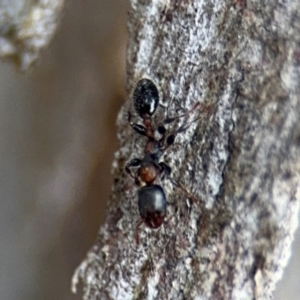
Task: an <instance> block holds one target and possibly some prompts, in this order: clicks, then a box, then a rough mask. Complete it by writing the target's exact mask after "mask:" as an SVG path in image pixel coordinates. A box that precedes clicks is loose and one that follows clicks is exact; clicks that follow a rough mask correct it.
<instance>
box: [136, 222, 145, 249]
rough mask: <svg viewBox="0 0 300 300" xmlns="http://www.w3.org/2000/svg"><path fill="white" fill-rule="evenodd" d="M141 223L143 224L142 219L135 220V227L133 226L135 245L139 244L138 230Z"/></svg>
mask: <svg viewBox="0 0 300 300" xmlns="http://www.w3.org/2000/svg"><path fill="white" fill-rule="evenodd" d="M142 224H143V221H142V220H139V221H138V222H137V224H136V228H135V243H136V244H137V246H139V244H140V241H141V239H140V234H139V230H140V228H141V226H142Z"/></svg>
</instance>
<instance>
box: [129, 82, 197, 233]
mask: <svg viewBox="0 0 300 300" xmlns="http://www.w3.org/2000/svg"><path fill="white" fill-rule="evenodd" d="M158 104H159V92H158V89H157V87H156V85H155V84H154V83H153V81H151V80H150V79H145V78H143V79H141V80H139V81H138V83H137V85H136V87H135V89H134V92H133V105H134V109H135V111H136V112H137V114H138V115H139V116H140V117H141V118H142V120H143V125H141V124H137V123H133V122H132V121H131V113H130V112H129V113H128V122H129V124H130V125H131V127H132V128H133V129H134V130H135V131H136V132H137V133H139V134H141V135H143V136H145V137H147V139H148V141H147V143H146V146H145V149H144V157H143V159H139V158H134V159H132V160H130V161H129V162H128V163H127V164H126V166H125V171H126V172H127V173H128V174H129V175H130V176H131V177H132V178H134V179H135V182H136V183H137V184H139V185H142V187H141V188H140V189H139V190H138V208H139V213H140V216H141V218H142V220H143V221H144V223H145V224H146V225H147V226H149V227H150V228H158V227H160V226H161V225H162V223H163V222H164V218H165V216H166V211H167V200H166V195H165V192H164V189H163V188H162V186H160V185H158V184H155V183H154V182H155V180H156V179H158V178H159V177H160V176H161V175H162V174H165V175H167V176H169V175H170V174H171V168H170V167H169V166H168V165H167V164H166V163H164V162H159V159H160V158H161V156H162V155H163V153H164V151H165V150H166V149H167V148H168V147H169V146H171V145H172V144H173V143H174V141H175V137H176V135H177V134H178V133H180V132H183V131H184V130H186V129H187V128H188V126H189V125H190V124H184V125H183V126H181V127H180V128H179V129H177V130H176V131H175V132H173V133H171V134H170V135H168V136H167V135H166V128H165V126H164V125H163V124H162V125H159V126H158V127H157V131H158V133H159V134H160V135H161V138H159V139H156V138H155V136H154V134H155V130H154V129H153V126H152V115H153V114H154V113H155V111H156V109H157V107H158ZM199 104H200V103H197V104H196V105H195V106H194V107H193V108H192V110H190V111H188V112H187V113H185V114H183V115H180V116H177V117H173V118H166V119H165V120H164V122H163V123H164V124H169V123H172V122H173V121H175V120H176V119H179V118H181V117H184V116H187V115H188V114H189V113H191V112H192V111H193V110H194V109H195V108H196V107H197V106H198V105H199ZM194 121H195V120H194ZM194 121H193V122H194ZM132 167H138V170H137V175H134V174H132V172H131V169H130V168H132ZM171 181H172V182H173V183H174V184H176V185H178V186H179V187H180V188H182V186H181V185H180V184H179V183H177V182H176V181H175V180H171Z"/></svg>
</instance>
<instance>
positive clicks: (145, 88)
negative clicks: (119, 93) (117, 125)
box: [132, 78, 159, 118]
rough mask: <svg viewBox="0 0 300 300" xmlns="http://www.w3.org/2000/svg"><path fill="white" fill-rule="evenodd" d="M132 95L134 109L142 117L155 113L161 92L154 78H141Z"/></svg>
mask: <svg viewBox="0 0 300 300" xmlns="http://www.w3.org/2000/svg"><path fill="white" fill-rule="evenodd" d="M132 97H133V105H134V109H135V111H136V112H137V113H138V115H139V116H140V117H141V118H144V117H145V116H146V115H148V116H152V115H153V114H154V113H155V111H156V108H157V106H158V103H159V92H158V89H157V87H156V85H155V84H154V82H153V81H152V80H150V79H147V78H143V79H141V80H139V81H138V83H137V85H136V87H135V89H134V91H133V96H132Z"/></svg>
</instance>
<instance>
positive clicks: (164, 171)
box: [159, 162, 172, 177]
mask: <svg viewBox="0 0 300 300" xmlns="http://www.w3.org/2000/svg"><path fill="white" fill-rule="evenodd" d="M159 167H160V173H162V174H165V175H166V176H168V177H169V176H170V175H171V172H172V169H171V167H170V166H168V165H167V164H166V163H164V162H160V163H159Z"/></svg>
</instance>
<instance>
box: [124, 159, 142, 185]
mask: <svg viewBox="0 0 300 300" xmlns="http://www.w3.org/2000/svg"><path fill="white" fill-rule="evenodd" d="M141 161H142V160H141V159H139V158H134V159H132V160H130V161H129V162H127V163H126V165H125V171H126V173H127V174H128V175H130V177H131V178H133V179H134V181H135V183H137V184H138V178H137V176H135V175H133V174H132V172H131V169H130V168H134V167H139V166H140V165H141Z"/></svg>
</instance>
